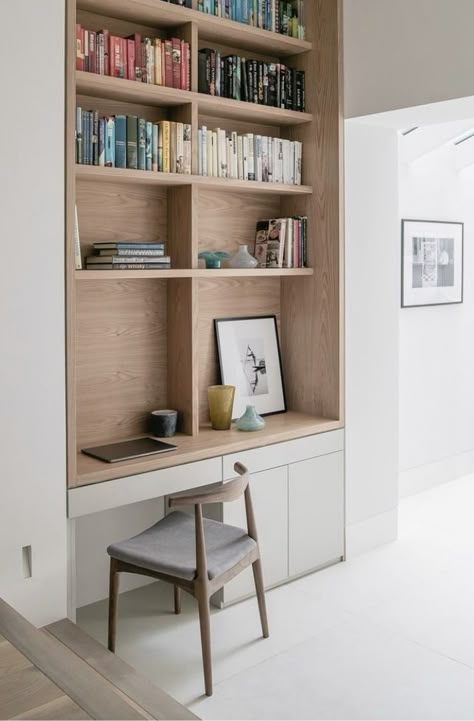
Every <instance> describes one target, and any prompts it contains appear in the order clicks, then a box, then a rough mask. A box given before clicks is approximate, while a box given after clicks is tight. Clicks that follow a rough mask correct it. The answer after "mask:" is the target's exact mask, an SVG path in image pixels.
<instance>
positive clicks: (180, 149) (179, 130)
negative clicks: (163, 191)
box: [176, 123, 184, 174]
mask: <svg viewBox="0 0 474 721" xmlns="http://www.w3.org/2000/svg"><path fill="white" fill-rule="evenodd" d="M176 173H180V174H184V125H183V123H176Z"/></svg>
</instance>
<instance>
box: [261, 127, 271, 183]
mask: <svg viewBox="0 0 474 721" xmlns="http://www.w3.org/2000/svg"><path fill="white" fill-rule="evenodd" d="M268 140H269V139H268V138H267V136H266V135H264V136H263V137H262V180H263V182H264V183H269V182H270V172H269V169H270V162H269V157H268Z"/></svg>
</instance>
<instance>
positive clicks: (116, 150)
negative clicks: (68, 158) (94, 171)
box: [76, 107, 192, 175]
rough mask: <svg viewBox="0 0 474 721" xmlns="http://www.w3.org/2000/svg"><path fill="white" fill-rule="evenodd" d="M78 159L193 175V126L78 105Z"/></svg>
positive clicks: (83, 161)
mask: <svg viewBox="0 0 474 721" xmlns="http://www.w3.org/2000/svg"><path fill="white" fill-rule="evenodd" d="M76 162H77V163H79V164H80V165H98V166H104V167H110V168H131V169H134V170H152V171H155V172H156V171H157V172H161V173H182V174H184V175H190V174H191V162H192V158H191V125H189V124H187V123H174V122H171V121H169V120H162V121H160V122H158V123H152V122H151V121H149V120H145V119H144V118H138V117H137V116H136V115H109V116H105V117H102V116H101V115H100V113H99V111H98V110H83V109H82V108H80V107H78V108H76Z"/></svg>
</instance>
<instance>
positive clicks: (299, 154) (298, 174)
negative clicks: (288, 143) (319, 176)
mask: <svg viewBox="0 0 474 721" xmlns="http://www.w3.org/2000/svg"><path fill="white" fill-rule="evenodd" d="M295 166H296V167H295V183H296V185H301V182H302V178H303V143H300V142H299V140H296V141H295Z"/></svg>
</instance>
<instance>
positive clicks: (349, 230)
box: [345, 121, 400, 557]
mask: <svg viewBox="0 0 474 721" xmlns="http://www.w3.org/2000/svg"><path fill="white" fill-rule="evenodd" d="M345 125H346V138H345V140H346V168H345V172H346V385H347V394H346V419H347V424H346V496H347V498H346V504H347V508H346V518H347V521H346V522H347V529H346V545H347V556H348V557H350V556H353V555H355V554H357V553H360V552H362V551H365V550H368V549H369V548H373V547H375V546H377V545H380V544H381V543H385V542H388V541H391V540H394V539H395V538H396V535H397V505H398V322H399V297H400V280H399V273H398V272H397V271H395V270H394V269H397V268H398V267H399V263H400V250H399V248H400V245H399V221H398V218H399V208H398V134H397V132H396V131H395V130H393V129H386V128H376V127H371V126H366V125H364V124H362V123H359V122H357V121H346V124H345Z"/></svg>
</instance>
